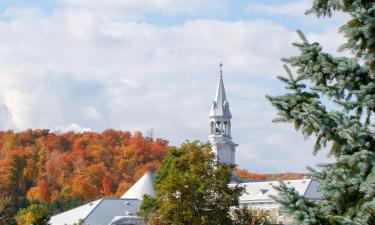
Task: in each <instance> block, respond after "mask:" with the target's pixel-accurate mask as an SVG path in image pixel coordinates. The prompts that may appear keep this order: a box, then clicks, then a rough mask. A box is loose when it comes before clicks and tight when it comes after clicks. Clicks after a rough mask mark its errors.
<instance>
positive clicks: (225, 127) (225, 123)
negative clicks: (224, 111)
mask: <svg viewBox="0 0 375 225" xmlns="http://www.w3.org/2000/svg"><path fill="white" fill-rule="evenodd" d="M224 134H225V135H228V122H227V121H225V122H224Z"/></svg>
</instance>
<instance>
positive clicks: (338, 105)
mask: <svg viewBox="0 0 375 225" xmlns="http://www.w3.org/2000/svg"><path fill="white" fill-rule="evenodd" d="M334 11H341V12H344V13H346V14H347V15H348V16H349V17H350V20H349V21H348V22H347V23H346V24H344V25H343V26H342V27H341V29H340V30H341V32H342V33H343V34H344V36H345V37H346V38H347V42H346V43H345V44H344V45H343V46H342V47H341V48H340V49H347V50H351V51H352V52H353V53H354V55H355V56H354V57H353V58H347V57H333V56H332V55H330V54H328V53H326V52H324V51H323V50H322V46H321V45H320V44H319V43H310V42H308V40H307V39H306V38H305V36H304V35H303V34H302V33H301V32H298V33H299V36H300V38H301V39H302V42H301V43H294V45H295V46H296V47H297V48H298V49H299V50H300V54H299V55H298V56H294V57H291V58H287V59H284V60H283V61H284V62H285V63H286V66H285V69H286V71H287V75H288V76H287V77H279V79H280V80H281V81H282V82H283V83H285V84H286V89H287V90H289V91H290V92H289V93H287V94H285V95H281V96H276V97H270V96H267V98H268V99H269V100H270V101H271V103H272V105H273V106H274V107H275V108H276V109H277V110H278V115H279V118H277V119H276V120H275V121H278V122H288V123H292V124H294V126H295V128H296V129H297V130H299V131H301V133H302V134H303V135H305V136H315V137H316V142H315V146H314V151H313V152H314V154H316V153H317V152H318V151H319V150H320V149H321V148H322V147H329V152H330V155H331V156H333V157H334V158H335V162H333V163H326V164H322V165H320V167H319V169H313V168H310V170H311V172H312V173H313V175H314V177H316V178H317V179H318V180H319V182H320V191H321V193H322V194H323V199H322V201H315V202H314V201H309V200H306V199H304V198H302V197H301V196H299V195H298V193H297V192H296V191H295V190H293V189H290V188H287V187H286V186H285V185H281V186H280V187H279V188H278V189H279V191H280V197H279V198H277V200H278V201H279V202H280V203H281V204H282V205H283V206H284V210H285V211H286V212H288V213H291V214H293V215H294V216H295V218H296V220H297V221H296V222H297V223H298V224H313V225H320V224H324V225H326V224H347V225H349V224H350V225H354V224H355V225H356V224H358V225H359V224H361V225H362V224H368V225H374V224H375V165H374V164H375V156H374V151H375V134H374V123H373V121H372V119H373V118H374V112H375V80H374V79H375V19H374V14H375V2H374V1H372V0H314V1H313V6H312V8H311V9H310V10H308V11H307V13H314V14H316V15H318V16H331V15H332V13H333V12H334ZM289 67H293V68H294V69H295V71H296V75H293V74H292V72H291V71H290V70H289Z"/></svg>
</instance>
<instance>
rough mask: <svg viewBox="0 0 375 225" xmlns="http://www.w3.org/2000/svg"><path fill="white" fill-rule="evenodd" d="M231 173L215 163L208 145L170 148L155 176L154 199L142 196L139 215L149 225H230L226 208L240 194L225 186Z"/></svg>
mask: <svg viewBox="0 0 375 225" xmlns="http://www.w3.org/2000/svg"><path fill="white" fill-rule="evenodd" d="M232 171H233V167H231V166H226V165H222V164H217V162H216V160H215V157H214V155H213V153H212V151H211V147H210V145H209V144H202V143H200V142H192V143H190V142H189V143H186V144H183V145H182V146H181V147H180V148H176V149H172V150H170V151H169V154H168V156H167V158H166V159H165V160H164V162H163V164H162V166H161V168H160V170H159V172H158V174H157V176H156V180H155V189H156V199H155V200H153V199H151V198H149V197H146V198H145V201H144V202H143V204H142V206H141V208H142V209H143V211H142V210H141V213H140V215H142V216H143V217H144V218H146V219H149V224H151V225H152V224H155V225H156V224H168V225H184V224H200V225H227V224H229V225H231V224H233V221H232V217H231V213H230V209H231V207H232V206H238V198H239V196H240V194H241V192H242V191H243V189H242V188H240V187H238V186H235V185H232V186H229V185H228V184H229V183H230V180H231V174H232ZM155 209H157V210H156V211H155V212H152V211H153V210H155Z"/></svg>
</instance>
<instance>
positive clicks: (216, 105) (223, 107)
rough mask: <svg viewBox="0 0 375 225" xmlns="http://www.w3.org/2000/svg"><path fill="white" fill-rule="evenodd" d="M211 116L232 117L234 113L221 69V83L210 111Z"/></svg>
mask: <svg viewBox="0 0 375 225" xmlns="http://www.w3.org/2000/svg"><path fill="white" fill-rule="evenodd" d="M210 117H226V118H231V117H232V114H231V113H230V110H229V102H228V101H227V96H226V94H225V88H224V81H223V75H222V71H221V69H220V77H219V83H218V85H217V89H216V95H215V100H214V101H213V104H212V108H211V111H210Z"/></svg>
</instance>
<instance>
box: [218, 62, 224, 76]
mask: <svg viewBox="0 0 375 225" xmlns="http://www.w3.org/2000/svg"><path fill="white" fill-rule="evenodd" d="M219 67H220V79H222V78H223V62H220V64H219Z"/></svg>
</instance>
